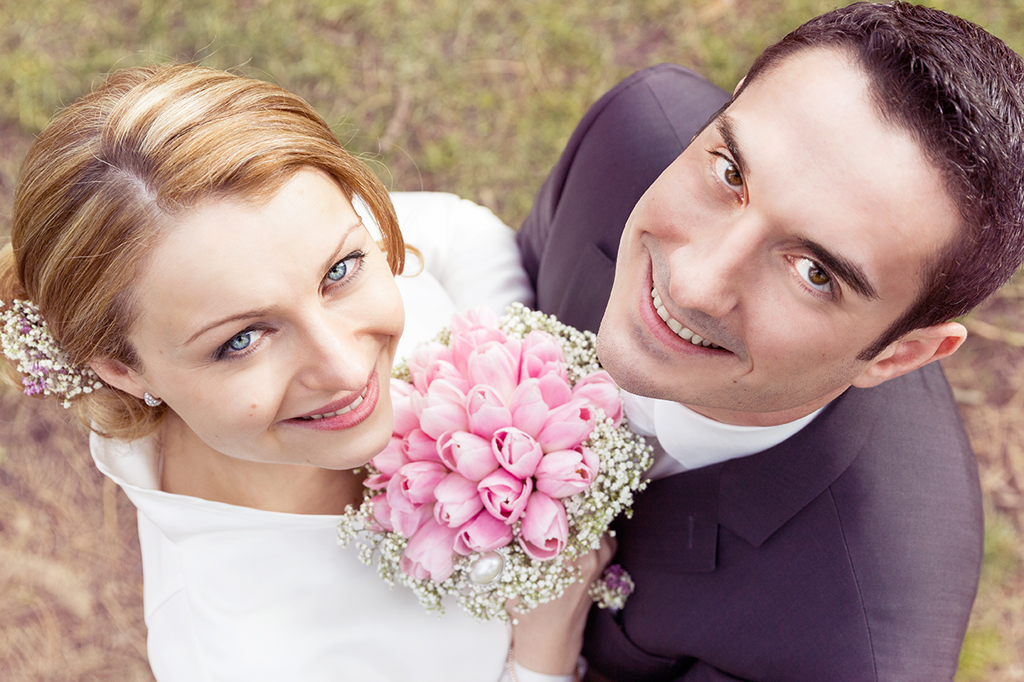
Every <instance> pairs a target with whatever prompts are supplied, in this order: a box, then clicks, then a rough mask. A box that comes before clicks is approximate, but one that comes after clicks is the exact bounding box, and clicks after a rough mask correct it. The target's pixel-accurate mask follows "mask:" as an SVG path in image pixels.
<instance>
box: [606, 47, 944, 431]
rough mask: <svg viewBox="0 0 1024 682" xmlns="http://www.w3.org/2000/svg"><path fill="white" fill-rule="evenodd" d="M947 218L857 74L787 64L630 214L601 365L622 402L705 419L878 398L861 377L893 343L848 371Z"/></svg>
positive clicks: (790, 413) (818, 60)
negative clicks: (849, 397)
mask: <svg viewBox="0 0 1024 682" xmlns="http://www.w3.org/2000/svg"><path fill="white" fill-rule="evenodd" d="M958 220H959V218H958V214H957V211H956V209H955V207H954V206H953V203H952V201H951V200H950V199H949V197H948V196H947V193H946V190H945V186H944V183H943V181H942V178H941V176H940V174H939V172H938V171H937V170H936V169H935V168H934V167H933V166H932V164H931V163H930V162H929V160H928V159H927V158H926V156H925V155H924V154H923V152H922V151H921V149H920V147H919V146H918V144H917V143H916V141H915V140H914V139H913V137H912V136H911V135H910V134H908V133H907V132H906V131H904V130H903V129H901V128H898V127H895V126H894V125H892V124H890V123H889V122H887V121H885V120H883V119H882V118H881V117H880V116H879V115H878V113H877V111H876V109H875V105H874V103H873V101H872V99H871V93H870V92H869V89H868V80H867V78H866V76H865V75H864V74H863V72H862V71H861V69H860V68H859V66H857V65H856V64H855V63H853V62H852V61H851V59H849V58H848V57H847V56H845V55H844V54H841V53H839V52H836V51H833V50H806V51H803V52H800V53H798V54H796V55H794V56H791V57H789V58H787V59H785V60H784V61H783V62H781V63H780V64H778V65H776V66H775V67H773V69H772V70H771V71H769V72H767V73H765V74H764V75H763V76H762V77H760V78H759V79H757V80H756V81H754V82H753V83H751V84H750V86H749V87H748V88H747V89H745V90H743V91H742V92H741V93H740V94H739V95H738V97H736V99H735V100H734V102H733V103H732V104H731V105H730V106H729V108H728V109H727V110H726V111H725V112H724V113H723V114H721V115H720V116H719V117H718V118H717V119H716V120H715V121H713V122H712V123H711V124H710V125H708V126H707V127H706V128H705V129H704V130H703V131H702V132H701V133H700V134H699V135H698V136H697V137H696V138H695V139H694V140H693V142H692V143H691V144H690V146H689V147H687V149H686V150H685V151H684V152H683V153H682V154H681V155H680V156H679V157H678V158H677V159H676V160H675V161H674V162H673V163H672V165H670V166H669V167H668V168H667V169H666V170H665V172H664V173H662V175H661V176H660V177H659V178H658V180H657V181H655V183H654V184H653V185H652V186H651V187H650V188H649V189H648V191H647V192H646V193H645V194H644V196H643V197H642V198H641V199H640V201H639V202H638V203H637V205H636V208H635V209H634V210H633V212H632V214H631V215H630V217H629V220H628V221H627V224H626V228H625V230H624V231H623V234H622V240H621V243H620V246H619V253H618V260H617V263H616V271H615V283H614V286H613V288H612V293H611V298H610V299H609V303H608V307H607V309H606V311H605V316H604V319H603V321H602V323H601V330H600V333H599V335H598V352H599V354H600V356H601V360H602V362H603V363H604V364H605V366H606V367H607V368H608V371H609V372H610V373H611V374H612V376H613V377H614V378H615V379H616V380H617V381H618V382H619V383H620V384H621V385H622V386H623V388H625V389H626V390H628V391H631V392H633V393H637V394H641V395H647V396H651V397H655V398H662V399H666V400H673V401H676V402H681V403H683V404H686V405H688V406H689V407H691V408H693V409H694V410H696V411H697V412H700V413H702V414H704V415H705V416H708V417H711V418H713V419H717V420H719V421H725V422H729V423H735V424H771V423H783V422H787V421H791V420H793V419H796V418H798V417H801V416H803V415H805V414H809V413H810V412H813V411H814V410H815V409H817V408H819V407H821V406H822V405H825V404H826V403H827V402H829V401H830V400H832V399H833V398H835V397H836V396H838V395H839V394H840V393H842V392H843V391H844V390H846V388H847V387H849V386H850V385H851V384H853V385H873V383H878V381H877V371H874V370H872V369H871V368H872V367H873V365H874V364H876V363H878V362H881V361H884V359H885V358H886V357H889V356H890V355H892V353H893V352H894V351H895V349H894V346H890V347H889V348H887V349H886V350H884V351H883V352H882V353H881V354H880V355H879V356H877V358H876V359H872V360H867V361H865V360H861V359H858V356H859V355H860V354H861V352H862V351H863V350H864V349H865V348H868V347H869V346H870V345H871V344H872V343H873V342H874V341H875V340H876V339H877V338H878V337H879V336H881V334H882V333H883V331H885V329H886V328H888V326H889V325H890V324H891V323H892V322H893V321H894V320H896V319H897V318H898V317H899V316H900V315H901V314H902V313H903V312H904V311H905V310H906V309H907V308H908V307H909V306H910V305H911V303H912V302H913V301H914V299H915V297H916V296H917V294H918V292H919V290H920V287H921V280H920V277H921V273H922V272H923V270H925V265H926V264H927V263H928V262H929V261H930V259H932V258H933V257H934V256H935V254H936V253H937V252H938V250H939V248H940V247H941V246H942V245H943V244H945V242H946V241H947V240H948V239H949V238H950V237H951V235H952V234H953V232H954V229H955V227H956V226H957V224H958ZM908 264H910V265H908ZM914 264H916V265H914ZM696 337H700V338H699V339H698V340H697V343H694V339H695V338H696ZM886 378H888V377H886ZM882 380H884V379H882ZM872 382H873V383H872Z"/></svg>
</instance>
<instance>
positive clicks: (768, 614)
mask: <svg viewBox="0 0 1024 682" xmlns="http://www.w3.org/2000/svg"><path fill="white" fill-rule="evenodd" d="M726 99H727V97H726V94H725V93H724V92H722V91H721V90H720V89H718V88H716V87H715V86H713V85H711V84H710V83H708V82H707V81H705V80H703V79H702V78H700V77H699V76H697V75H696V74H694V73H692V72H690V71H688V70H686V69H683V68H682V67H678V66H674V65H661V66H657V67H653V68H651V69H647V70H645V71H641V72H639V73H637V74H634V75H633V76H631V77H630V78H628V79H626V80H625V81H623V82H622V83H620V84H619V85H618V86H616V88H615V89H613V90H612V91H610V92H609V93H608V94H607V95H605V96H604V97H603V98H602V99H601V100H600V101H599V102H598V103H597V104H595V105H594V107H593V108H592V109H591V110H590V111H589V112H588V113H587V115H586V116H585V117H584V119H583V120H582V121H581V123H580V125H579V127H578V128H577V130H576V131H575V133H574V134H573V136H572V138H571V139H570V141H569V143H568V145H567V148H566V150H565V152H564V153H563V155H562V157H561V159H560V160H559V162H558V165H557V166H556V167H555V169H554V170H553V171H552V173H551V175H550V176H549V177H548V179H547V181H546V182H545V184H544V186H543V188H542V189H541V192H540V193H539V195H538V197H537V200H536V203H535V205H534V208H533V212H532V213H531V215H530V217H529V218H528V219H527V221H526V223H525V224H524V225H523V227H522V231H521V232H520V235H519V244H520V247H521V250H522V254H523V261H524V263H525V265H526V267H527V270H528V271H529V272H530V275H531V277H532V278H533V280H534V283H535V285H536V290H537V295H538V307H540V308H541V309H542V310H544V311H545V312H549V313H555V314H556V315H558V316H559V317H560V318H561V319H562V320H563V321H565V322H567V323H569V324H573V325H575V326H578V327H582V328H586V329H591V330H596V329H597V326H598V324H599V322H600V319H601V316H602V314H603V310H604V305H605V302H606V301H607V297H608V293H609V291H610V290H611V283H612V279H613V277H614V260H615V255H616V253H617V247H618V240H619V235H620V233H621V230H622V227H623V225H624V224H625V221H626V218H627V217H628V215H629V212H630V211H631V210H632V208H633V206H634V205H635V203H636V201H637V200H638V199H639V197H640V195H641V194H642V193H643V192H644V190H646V188H647V187H648V186H649V185H650V184H651V183H652V182H653V181H654V179H655V178H656V177H657V176H658V174H659V173H660V172H661V171H662V170H663V169H664V168H665V167H666V166H667V165H668V164H669V163H671V161H672V160H673V159H675V157H676V156H677V155H678V154H679V153H680V152H681V151H682V150H683V149H684V148H685V146H686V144H688V143H689V141H690V139H691V138H692V137H693V135H694V134H695V133H696V132H697V131H698V130H699V128H700V126H702V125H703V124H704V122H705V121H706V120H707V119H708V117H709V116H710V115H711V114H712V113H713V112H714V111H715V110H716V109H717V108H718V107H719V106H721V105H722V104H723V103H724V102H725V101H726ZM616 528H617V531H618V540H619V549H618V554H617V556H616V559H615V560H616V561H617V562H619V563H621V564H622V565H623V566H625V567H626V569H627V570H629V571H630V573H631V574H632V576H633V578H634V580H635V581H636V584H637V589H636V592H635V593H634V594H633V595H632V596H631V597H630V598H629V601H628V603H627V605H626V608H625V609H624V610H623V611H622V612H620V613H618V614H616V615H613V614H611V613H609V612H607V611H601V610H598V609H594V610H593V611H592V612H591V615H590V620H589V622H588V628H587V635H586V642H585V646H584V653H585V655H586V656H587V658H588V660H589V661H590V665H591V673H590V674H589V677H590V678H591V679H594V680H602V679H613V680H686V681H694V680H731V679H741V680H793V681H797V680H808V681H811V680H814V681H822V680H830V681H832V680H857V681H860V680H901V681H906V680H922V681H925V680H927V681H929V682H932V681H935V680H948V679H951V678H952V676H953V673H954V672H955V670H956V665H957V658H958V654H959V650H960V645H961V643H962V641H963V636H964V632H965V630H966V627H967V620H968V617H969V614H970V609H971V604H972V602H973V600H974V595H975V591H976V589H977V584H978V574H979V570H980V565H981V552H982V537H983V527H982V511H981V493H980V489H979V485H978V474H977V465H976V462H975V459H974V455H973V453H972V451H971V448H970V444H969V442H968V440H967V437H966V435H965V433H964V430H963V426H962V423H961V421H960V417H959V413H958V411H957V408H956V404H955V402H954V400H953V397H952V394H951V392H950V390H949V386H948V384H947V383H946V380H945V377H944V375H943V373H942V370H941V368H940V367H939V366H938V365H937V364H932V365H929V366H927V367H925V368H923V369H921V370H918V371H916V372H913V373H911V374H909V375H906V376H904V377H900V378H898V379H894V380H892V381H889V382H887V383H885V384H882V385H881V386H878V387H875V388H872V389H867V390H859V389H849V390H848V391H846V393H844V394H843V395H842V396H840V397H839V398H837V399H836V400H834V401H833V402H832V403H831V404H830V405H829V406H828V407H826V409H825V410H824V411H823V412H822V414H821V415H819V416H818V418H817V419H815V420H814V422H812V423H811V424H810V425H809V426H808V427H807V428H805V429H803V430H802V431H801V432H800V433H798V434H797V435H795V436H793V437H792V438H790V439H788V440H787V441H785V442H783V443H781V444H780V445H778V446H776V447H773V448H771V449H769V450H766V451H764V452H761V453H758V454H755V455H752V456H750V457H744V458H741V459H736V460H731V461H728V462H725V463H722V464H717V465H713V466H709V467H705V468H702V469H697V470H693V471H688V472H685V473H682V474H678V475H675V476H671V477H668V478H665V479H661V480H659V481H656V482H654V483H652V484H651V485H650V487H649V488H648V489H647V491H646V492H644V493H642V494H641V495H640V496H639V498H638V500H637V503H636V505H635V511H634V515H633V518H632V520H625V519H620V520H619V521H618V522H617V523H616Z"/></svg>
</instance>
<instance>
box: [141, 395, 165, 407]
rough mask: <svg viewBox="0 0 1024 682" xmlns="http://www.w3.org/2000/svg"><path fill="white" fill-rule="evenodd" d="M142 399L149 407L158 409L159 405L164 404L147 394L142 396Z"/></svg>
mask: <svg viewBox="0 0 1024 682" xmlns="http://www.w3.org/2000/svg"><path fill="white" fill-rule="evenodd" d="M142 399H143V400H145V401H146V404H147V405H149V406H150V407H160V406H161V405H163V404H164V401H162V400H160V398H157V397H156V396H152V395H150V394H149V393H145V394H143V396H142Z"/></svg>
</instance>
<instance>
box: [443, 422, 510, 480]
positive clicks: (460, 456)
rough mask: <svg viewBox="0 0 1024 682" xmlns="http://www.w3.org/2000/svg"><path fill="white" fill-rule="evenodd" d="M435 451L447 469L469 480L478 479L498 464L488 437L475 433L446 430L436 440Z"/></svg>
mask: <svg viewBox="0 0 1024 682" xmlns="http://www.w3.org/2000/svg"><path fill="white" fill-rule="evenodd" d="M437 452H438V455H439V456H440V457H441V461H442V462H444V464H445V465H446V466H447V467H448V468H449V469H453V470H455V471H458V472H459V473H460V474H462V475H463V476H464V477H465V478H468V479H469V480H471V481H480V480H481V479H483V477H484V476H486V475H487V474H489V473H491V472H492V471H494V470H495V469H497V468H498V466H499V465H498V460H497V459H496V458H495V457H494V450H493V449H492V448H491V441H490V439H486V438H481V437H480V436H478V435H476V434H475V433H468V432H466V431H450V432H446V433H444V434H442V435H441V437H440V438H439V439H438V441H437Z"/></svg>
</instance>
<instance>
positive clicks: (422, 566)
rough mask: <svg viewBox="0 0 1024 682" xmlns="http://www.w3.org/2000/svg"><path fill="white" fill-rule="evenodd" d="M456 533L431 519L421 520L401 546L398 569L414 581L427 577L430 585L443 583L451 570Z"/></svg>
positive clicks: (452, 568)
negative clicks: (402, 551) (418, 526)
mask: <svg viewBox="0 0 1024 682" xmlns="http://www.w3.org/2000/svg"><path fill="white" fill-rule="evenodd" d="M456 532H457V531H456V530H455V529H454V528H448V527H447V526H442V525H441V524H439V523H437V522H436V521H434V520H433V519H427V520H426V521H424V522H423V525H422V526H420V528H419V530H417V531H416V533H415V534H414V535H413V536H412V537H411V538H409V544H407V545H406V546H405V552H404V553H403V554H402V560H401V562H400V563H401V567H402V570H403V571H405V572H406V573H408V574H409V575H411V576H413V577H414V578H416V579H417V580H425V579H426V578H428V577H429V578H430V579H431V580H433V581H434V582H443V581H444V580H445V579H447V578H448V576H450V575H451V574H452V571H454V570H455V565H454V561H453V557H452V548H453V547H454V545H455V534H456Z"/></svg>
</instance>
